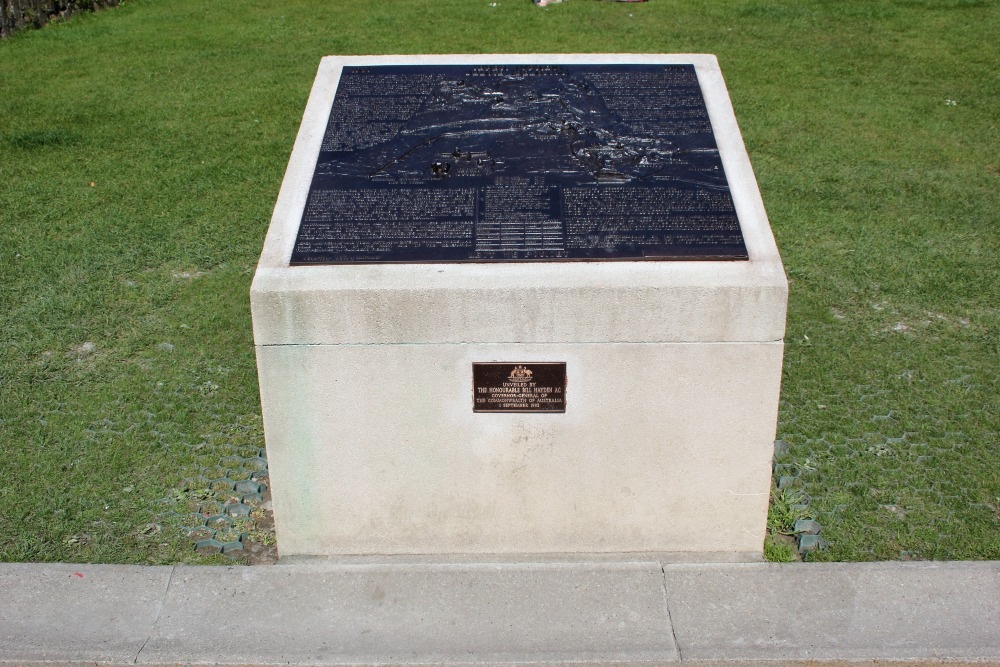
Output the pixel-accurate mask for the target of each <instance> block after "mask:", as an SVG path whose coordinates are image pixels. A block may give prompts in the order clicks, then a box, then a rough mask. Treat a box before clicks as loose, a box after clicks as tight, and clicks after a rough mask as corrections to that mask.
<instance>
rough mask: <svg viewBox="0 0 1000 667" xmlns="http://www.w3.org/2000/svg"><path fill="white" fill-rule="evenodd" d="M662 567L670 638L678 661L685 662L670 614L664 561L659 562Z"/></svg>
mask: <svg viewBox="0 0 1000 667" xmlns="http://www.w3.org/2000/svg"><path fill="white" fill-rule="evenodd" d="M658 564H659V566H660V590H662V591H663V607H664V609H666V610H667V623H669V624H670V637H671V639H673V640H674V648H675V649H676V650H677V660H678V661H679V662H684V653H683V652H682V651H681V644H680V642H678V641H677V630H675V629H674V618H673V616H672V615H671V614H670V596H669V595H667V568H666V567H665V566H664V565H663V561H659V562H658Z"/></svg>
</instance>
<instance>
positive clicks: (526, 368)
mask: <svg viewBox="0 0 1000 667" xmlns="http://www.w3.org/2000/svg"><path fill="white" fill-rule="evenodd" d="M472 386H473V389H472V392H473V397H472V411H473V412H566V362H562V361H560V362H530V361H528V362H521V363H513V362H501V363H477V364H472Z"/></svg>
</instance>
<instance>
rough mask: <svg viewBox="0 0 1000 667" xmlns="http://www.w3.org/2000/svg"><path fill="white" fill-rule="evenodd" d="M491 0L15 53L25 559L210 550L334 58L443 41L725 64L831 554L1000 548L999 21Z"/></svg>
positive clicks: (194, 17) (343, 10)
mask: <svg viewBox="0 0 1000 667" xmlns="http://www.w3.org/2000/svg"><path fill="white" fill-rule="evenodd" d="M491 5H492V3H491V2H486V1H485V0H391V1H388V0H386V1H383V2H356V1H354V0H327V1H325V2H321V1H319V0H309V1H307V0H285V1H283V2H280V3H274V2H262V1H256V0H250V1H247V2H241V3H204V2H196V1H195V0H173V1H171V2H158V1H156V0H129V2H127V3H126V4H125V5H124V6H123V7H121V8H118V9H115V10H109V11H104V12H100V13H98V14H96V15H93V16H83V17H79V18H77V19H74V20H71V21H68V22H65V23H61V24H55V25H51V26H49V27H47V28H45V29H43V30H40V31H29V32H24V33H21V34H19V35H17V36H15V37H14V38H12V39H9V40H6V41H4V42H2V43H0V324H2V326H0V454H2V458H0V559H2V560H29V561H54V560H68V561H103V562H173V561H178V560H186V561H194V560H197V557H196V556H195V555H194V554H193V552H192V550H191V545H190V543H189V542H188V541H186V540H185V539H184V538H183V536H182V535H181V534H180V533H179V531H178V530H177V525H176V524H177V523H178V522H180V523H182V521H180V520H174V521H172V520H170V518H169V517H167V516H166V515H165V514H164V512H166V511H168V510H169V509H170V499H171V497H172V496H171V493H173V489H175V487H176V486H177V485H178V484H179V483H181V482H182V481H183V479H184V478H185V475H189V474H192V473H191V471H192V470H193V469H195V468H197V467H198V466H199V465H206V463H205V461H208V460H210V459H211V458H212V456H214V453H213V452H216V451H217V450H218V451H221V450H222V449H224V448H225V446H226V445H227V444H232V443H233V442H235V443H236V444H237V445H239V444H243V443H247V442H249V443H251V444H253V443H254V442H256V443H259V442H260V441H261V435H260V424H259V416H258V415H259V405H258V397H257V385H256V373H255V366H254V358H253V348H252V337H251V332H250V320H249V308H248V296H247V294H248V289H249V284H250V280H251V277H252V272H253V266H254V264H255V262H256V257H257V254H258V253H259V250H260V247H261V244H262V241H263V236H264V233H265V230H266V227H267V222H268V218H269V216H270V210H271V207H272V206H273V203H274V199H275V196H276V194H277V191H278V186H279V183H280V179H281V176H282V173H283V170H284V166H285V163H286V161H287V158H288V154H289V152H290V150H291V146H292V143H293V140H294V136H295V132H296V129H297V127H298V123H299V120H300V118H301V114H302V110H303V107H304V104H305V100H306V97H307V95H308V91H309V87H310V84H311V81H312V78H313V76H314V74H315V70H316V66H317V64H318V62H319V59H320V58H321V57H322V56H323V55H327V54H331V53H340V54H363V53H421V52H433V53H449V52H450V53H462V52H467V53H478V52H708V53H715V54H717V55H718V57H719V59H720V62H721V65H722V68H723V73H724V74H725V76H726V80H727V83H728V86H729V90H730V94H731V96H732V98H733V102H734V105H735V108H736V112H737V117H738V118H739V121H740V124H741V128H742V130H743V134H744V138H745V140H746V143H747V147H748V149H749V152H750V156H751V160H752V161H753V164H754V168H755V170H756V173H757V177H758V181H759V183H760V186H761V190H762V193H763V197H764V201H765V203H766V205H767V207H768V210H769V214H770V218H771V223H772V226H773V228H774V231H775V235H776V237H777V239H778V244H779V247H780V249H781V252H782V256H783V259H784V262H785V266H786V269H787V271H788V274H789V278H790V281H791V297H790V304H789V305H790V309H789V318H788V333H787V346H786V363H785V376H784V385H783V401H782V409H781V420H780V425H779V437H781V438H783V439H784V440H785V441H787V442H788V443H789V444H790V445H791V449H790V451H789V452H788V453H787V454H785V455H783V456H782V457H781V458H780V460H779V461H778V463H779V465H780V466H781V471H782V474H784V475H787V476H789V477H793V478H794V479H795V482H794V487H795V488H794V490H795V491H797V492H799V493H801V494H804V495H805V496H807V497H808V501H809V503H808V508H809V513H810V514H811V515H812V516H814V518H817V519H818V520H819V521H820V523H821V524H822V525H823V527H824V530H823V537H824V538H825V539H826V540H827V541H828V542H829V544H830V547H829V549H828V550H826V551H824V552H819V553H817V554H814V555H813V556H811V557H812V558H821V559H841V560H868V559H876V558H878V559H886V558H888V559H893V558H1000V530H998V529H1000V476H998V475H997V473H996V470H997V469H998V458H1000V457H998V454H997V447H998V444H1000V443H998V436H997V434H998V432H1000V425H998V421H1000V420H998V409H997V396H998V394H1000V391H998V390H1000V387H998V380H997V378H998V370H1000V364H998V359H1000V338H998V333H997V331H998V315H997V310H996V306H997V303H998V302H1000V280H998V271H997V260H998V258H1000V252H998V250H1000V247H998V246H1000V241H998V239H1000V234H998V232H1000V229H998V219H1000V213H998V211H1000V195H998V192H1000V187H998V186H1000V158H998V154H997V151H996V146H997V141H996V139H997V136H998V116H1000V113H998V110H1000V79H998V73H997V69H996V50H995V36H996V34H1000V8H998V5H997V2H995V1H991V0H839V1H836V2H835V1H833V0H770V1H769V0H733V1H729V2H709V1H707V0H705V1H702V2H691V1H688V0H685V1H681V0H651V1H650V2H648V3H644V4H632V3H605V2H595V1H594V0H567V2H564V3H562V4H560V5H556V6H552V7H549V8H546V9H539V8H536V7H533V6H532V5H531V3H530V2H529V1H528V0H498V1H497V2H496V6H495V7H494V6H491ZM952 102H954V103H952ZM88 342H89V343H92V346H88V345H85V344H86V343H88ZM162 343H169V344H170V346H173V350H172V351H169V350H170V346H164V345H162ZM150 523H154V524H158V525H161V526H163V528H162V530H160V531H159V532H156V531H155V530H150V529H149V527H148V524H150ZM707 529H709V528H707Z"/></svg>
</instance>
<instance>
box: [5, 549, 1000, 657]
mask: <svg viewBox="0 0 1000 667" xmlns="http://www.w3.org/2000/svg"><path fill="white" fill-rule="evenodd" d="M669 560H670V559H669V558H658V557H656V556H655V555H642V556H629V555H626V554H618V555H617V558H616V557H614V556H611V555H607V554H605V555H601V556H596V557H592V558H582V557H576V556H566V555H561V556H560V555H550V556H546V557H541V558H540V557H534V556H523V557H522V559H521V560H520V561H519V560H517V559H516V558H515V557H514V556H510V555H508V556H503V557H499V558H495V559H491V558H490V557H487V556H482V557H478V558H475V559H469V562H462V561H461V560H458V559H457V557H452V558H448V559H444V560H435V559H433V558H430V557H410V558H388V559H387V558H377V557H368V558H355V559H341V560H317V561H298V562H295V563H293V564H281V565H276V566H271V567H253V568H248V567H184V566H179V567H176V568H165V567H142V566H114V565H110V566H101V565H65V564H54V565H53V564H37V565H32V564H0V665H15V664H16V665H34V664H45V665H56V664H65V665H85V664H94V663H99V664H108V665H131V664H143V665H168V664H169V665H178V664H181V665H195V664H218V665H273V664H290V665H376V664H378V665H396V664H398V665H413V664H440V665H455V666H457V665H487V664H490V665H546V664H552V665H556V664H558V665H560V666H565V665H581V666H582V665H595V666H596V665H670V664H677V663H678V662H679V663H681V664H684V663H692V664H696V665H699V667H709V666H711V665H720V666H721V665H726V666H732V665H747V664H750V665H754V664H756V665H768V666H777V665H802V666H805V665H851V666H853V667H857V666H858V665H876V664H878V665H884V664H885V663H888V662H891V663H892V664H894V665H936V664H949V665H957V664H977V665H1000V639H998V637H1000V562H971V563H970V562H963V563H856V564H842V563H835V564H808V563H795V564H787V565H776V564H768V563H756V564H747V563H735V564H733V563H730V564H720V563H701V564H676V563H671V562H669ZM77 573H79V574H81V575H83V576H82V577H79V576H77ZM171 575H172V576H171ZM168 582H169V585H168Z"/></svg>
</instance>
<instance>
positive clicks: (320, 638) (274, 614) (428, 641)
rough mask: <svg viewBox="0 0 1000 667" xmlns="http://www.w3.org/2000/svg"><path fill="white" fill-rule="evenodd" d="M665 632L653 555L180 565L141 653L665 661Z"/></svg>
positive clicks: (330, 660)
mask: <svg viewBox="0 0 1000 667" xmlns="http://www.w3.org/2000/svg"><path fill="white" fill-rule="evenodd" d="M220 616H221V619H224V623H225V626H224V627H225V632H205V631H204V628H205V627H210V626H212V625H217V624H218V623H219V620H220ZM291 619H296V620H295V622H289V621H290V620H291ZM233 621H236V622H233ZM279 628H280V630H279V631H278V632H276V629H279ZM667 628H669V619H668V617H667V611H666V605H665V604H664V598H663V577H662V573H661V571H660V566H659V564H658V563H656V562H655V561H654V562H645V563H598V564H593V565H590V564H579V563H541V564H537V563H528V564H510V563H508V564H502V565H497V564H488V563H483V564H443V565H436V564H412V565H410V564H399V565H394V566H389V567H386V566H384V565H346V566H334V567H323V568H316V569H314V568H309V567H308V566H304V567H303V566H277V567H274V568H271V569H268V570H262V569H253V568H241V569H235V570H230V569H223V568H218V569H214V570H213V569H206V568H179V569H178V570H177V573H176V574H175V577H174V582H173V585H172V586H171V591H170V595H169V596H168V598H167V600H166V603H165V609H164V613H163V616H162V618H161V620H160V623H159V625H158V627H157V631H156V633H155V634H154V636H153V637H152V638H151V639H150V641H149V643H148V644H147V645H146V648H145V649H144V650H143V652H142V654H141V655H140V659H139V662H140V663H144V662H154V663H170V662H181V663H184V662H193V661H202V660H207V661H209V662H226V661H235V662H264V663H283V662H286V661H291V662H298V663H302V662H306V663H318V664H353V663H358V662H360V663H363V664H380V663H387V664H392V663H397V662H398V663H443V662H450V661H454V660H456V659H459V660H461V661H467V662H476V663H510V662H514V663H527V662H536V661H551V662H566V661H570V662H572V661H579V660H583V661H586V662H591V663H608V662H616V661H627V662H631V661H637V662H647V661H658V662H664V661H672V660H676V658H677V654H676V650H675V648H674V642H673V638H672V637H671V635H670V633H669V632H666V633H664V629H667Z"/></svg>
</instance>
